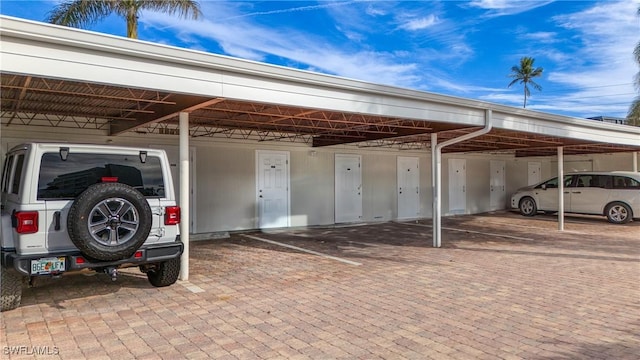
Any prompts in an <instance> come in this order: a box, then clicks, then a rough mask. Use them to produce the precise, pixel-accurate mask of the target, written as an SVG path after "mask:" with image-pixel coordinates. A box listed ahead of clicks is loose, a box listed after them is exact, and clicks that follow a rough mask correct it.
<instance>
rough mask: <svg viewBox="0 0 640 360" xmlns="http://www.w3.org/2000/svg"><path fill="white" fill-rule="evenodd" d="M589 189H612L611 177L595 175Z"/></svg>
mask: <svg viewBox="0 0 640 360" xmlns="http://www.w3.org/2000/svg"><path fill="white" fill-rule="evenodd" d="M589 187H597V188H602V189H610V188H611V176H608V175H593V176H592V177H591V183H590V184H589Z"/></svg>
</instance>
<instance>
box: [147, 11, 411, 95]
mask: <svg viewBox="0 0 640 360" xmlns="http://www.w3.org/2000/svg"><path fill="white" fill-rule="evenodd" d="M209 10H210V11H214V9H209ZM226 11H227V13H226V14H220V15H219V16H220V17H221V18H223V19H225V18H234V20H233V21H228V22H225V21H222V20H201V21H185V20H176V19H175V18H174V17H172V16H170V15H166V14H161V13H151V12H149V13H145V14H144V18H143V19H141V20H142V21H144V22H145V23H146V24H147V26H153V27H157V28H168V27H171V28H174V29H176V30H178V31H179V32H185V33H188V34H190V36H191V37H192V38H201V39H208V40H213V41H215V42H216V43H217V44H219V46H220V47H222V49H223V50H224V52H225V53H226V54H229V55H231V56H237V57H241V58H246V59H251V60H256V61H264V60H265V59H266V57H267V56H277V57H280V58H282V59H286V60H287V62H288V63H289V64H298V66H297V67H298V68H303V69H314V70H318V71H321V72H325V73H329V74H334V75H338V76H343V77H348V78H355V79H361V80H364V81H371V82H376V83H382V84H389V85H397V86H405V87H407V86H412V85H415V84H416V82H417V81H419V77H418V76H416V75H415V74H416V73H417V65H416V64H415V63H414V62H413V61H411V60H410V59H409V60H408V62H401V61H398V59H397V58H396V57H395V56H394V54H393V53H392V52H389V53H388V52H384V51H370V50H366V49H360V48H351V47H344V46H340V45H333V44H331V43H329V42H328V41H327V40H326V39H324V38H322V37H320V36H318V35H315V34H310V33H305V32H301V31H299V30H297V29H284V28H274V27H269V26H264V25H260V24H257V23H253V22H251V21H249V20H248V19H246V18H239V17H234V16H233V14H232V13H229V9H228V8H227V10H226Z"/></svg>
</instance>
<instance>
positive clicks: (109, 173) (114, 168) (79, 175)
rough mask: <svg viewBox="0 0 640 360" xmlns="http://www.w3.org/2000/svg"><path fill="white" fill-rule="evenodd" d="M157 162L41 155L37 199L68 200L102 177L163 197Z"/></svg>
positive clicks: (130, 157) (154, 159)
mask: <svg viewBox="0 0 640 360" xmlns="http://www.w3.org/2000/svg"><path fill="white" fill-rule="evenodd" d="M160 164H161V163H160V158H158V157H153V156H148V157H147V160H146V162H145V163H142V162H140V158H139V157H138V156H137V155H109V154H78V153H70V154H69V155H68V156H67V160H66V161H63V160H62V159H61V157H60V154H58V153H47V154H44V155H42V163H41V164H40V177H39V179H38V199H72V198H75V197H76V196H78V195H79V194H80V193H81V192H83V191H84V190H85V189H86V188H87V187H89V186H90V185H93V184H96V183H100V182H102V181H103V178H104V177H108V178H112V180H116V179H117V180H116V181H117V182H119V183H123V184H127V185H129V186H132V187H134V188H135V189H137V190H138V191H140V192H141V193H142V194H143V195H144V196H149V197H162V196H164V183H163V178H162V167H161V165H160ZM113 178H115V179H113Z"/></svg>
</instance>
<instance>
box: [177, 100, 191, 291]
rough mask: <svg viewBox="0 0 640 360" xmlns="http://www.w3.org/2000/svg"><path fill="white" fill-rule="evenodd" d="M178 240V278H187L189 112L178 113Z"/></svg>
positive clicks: (184, 279)
mask: <svg viewBox="0 0 640 360" xmlns="http://www.w3.org/2000/svg"><path fill="white" fill-rule="evenodd" d="M179 205H180V213H181V219H180V240H182V243H183V244H184V252H183V253H182V257H181V258H180V280H183V281H186V280H189V223H190V222H191V221H190V214H189V113H186V112H181V113H180V204H179Z"/></svg>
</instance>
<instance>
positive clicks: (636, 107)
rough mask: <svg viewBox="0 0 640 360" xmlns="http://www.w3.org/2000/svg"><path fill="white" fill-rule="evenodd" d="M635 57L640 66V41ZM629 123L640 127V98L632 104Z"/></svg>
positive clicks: (638, 84)
mask: <svg viewBox="0 0 640 360" xmlns="http://www.w3.org/2000/svg"><path fill="white" fill-rule="evenodd" d="M638 15H640V6H639V7H638ZM633 55H634V57H635V59H636V62H637V63H638V65H640V41H638V44H636V48H635V49H634V50H633ZM635 82H636V90H638V91H640V72H638V73H637V74H636V78H635ZM627 123H628V124H629V125H635V126H640V96H638V97H636V99H635V100H634V101H633V102H632V103H631V107H630V108H629V113H628V114H627Z"/></svg>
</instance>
